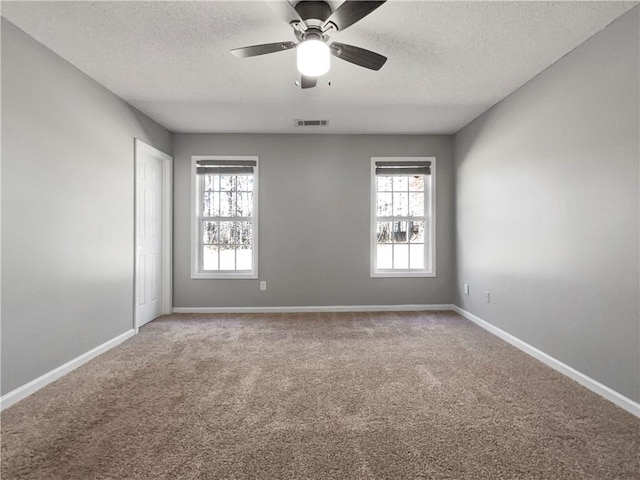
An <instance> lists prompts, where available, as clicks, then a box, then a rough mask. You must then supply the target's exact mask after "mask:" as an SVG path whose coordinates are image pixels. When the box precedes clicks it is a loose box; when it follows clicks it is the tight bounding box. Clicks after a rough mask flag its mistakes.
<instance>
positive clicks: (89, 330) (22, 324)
mask: <svg viewBox="0 0 640 480" xmlns="http://www.w3.org/2000/svg"><path fill="white" fill-rule="evenodd" d="M134 137H138V138H140V139H142V140H145V141H146V142H148V143H151V144H154V145H155V146H156V147H158V148H159V149H161V150H164V151H170V146H171V145H170V142H171V136H170V134H169V133H168V132H167V131H166V130H165V129H163V128H162V127H160V126H159V125H158V124H156V123H155V122H153V121H151V120H150V119H149V118H147V117H145V116H143V115H142V114H141V113H139V112H138V111H136V110H134V109H133V108H131V107H130V106H129V105H127V104H126V103H125V102H123V101H122V100H120V99H119V98H118V97H116V96H115V95H113V94H112V93H111V92H109V91H108V90H106V89H105V88H104V87H102V86H100V85H99V84H97V83H96V82H95V81H93V80H92V79H90V78H89V77H87V76H86V75H84V74H83V73H81V72H80V71H78V70H77V69H76V68H74V67H73V66H71V65H70V64H69V63H67V62H66V61H65V60H63V59H61V58H60V57H58V56H57V55H55V54H54V53H52V52H51V51H50V50H47V49H46V48H45V47H43V46H42V45H41V44H39V43H37V42H36V41H34V40H33V39H32V38H31V37H28V36H27V35H26V34H24V33H23V32H22V31H20V30H19V29H17V28H16V27H15V26H13V25H12V24H11V23H9V22H7V21H6V20H4V19H3V20H2V263H1V265H2V332H1V333H2V393H3V394H4V393H7V392H9V391H11V390H13V389H15V388H16V387H18V386H20V385H23V384H25V383H27V382H29V381H31V380H33V379H34V378H37V377H38V376H40V375H42V374H44V373H46V372H48V371H50V370H52V369H54V368H56V367H58V366H60V365H62V364H64V363H65V362H67V361H69V360H71V359H73V358H75V357H77V356H78V355H81V354H83V353H85V352H87V351H88V350H91V349H92V348H94V347H96V346H98V345H100V344H102V343H104V342H105V341H107V340H110V339H112V338H114V337H115V336H117V335H119V334H121V333H123V332H125V331H127V330H129V329H131V328H132V325H133V253H134V252H133V182H134V163H133V148H134V147H133V145H134Z"/></svg>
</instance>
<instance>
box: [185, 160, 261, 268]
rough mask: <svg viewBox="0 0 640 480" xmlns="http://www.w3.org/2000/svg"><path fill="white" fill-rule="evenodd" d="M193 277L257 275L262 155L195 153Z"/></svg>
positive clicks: (193, 179) (193, 167)
mask: <svg viewBox="0 0 640 480" xmlns="http://www.w3.org/2000/svg"><path fill="white" fill-rule="evenodd" d="M192 182H193V183H192V191H193V206H192V236H193V241H192V252H191V278H258V267H257V265H258V255H257V253H258V248H257V246H258V157H217V156H215V157H214V156H194V157H192Z"/></svg>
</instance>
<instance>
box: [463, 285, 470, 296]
mask: <svg viewBox="0 0 640 480" xmlns="http://www.w3.org/2000/svg"><path fill="white" fill-rule="evenodd" d="M464 294H465V295H469V284H468V283H465V284H464Z"/></svg>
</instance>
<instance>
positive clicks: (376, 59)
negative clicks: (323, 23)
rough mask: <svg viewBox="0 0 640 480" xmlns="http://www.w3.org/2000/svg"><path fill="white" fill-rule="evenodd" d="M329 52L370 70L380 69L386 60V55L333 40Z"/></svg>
mask: <svg viewBox="0 0 640 480" xmlns="http://www.w3.org/2000/svg"><path fill="white" fill-rule="evenodd" d="M331 54H332V55H333V56H334V57H338V58H341V59H342V60H345V61H347V62H351V63H353V64H355V65H359V66H361V67H364V68H369V69H371V70H380V69H381V68H382V66H383V65H384V63H385V62H386V61H387V57H384V56H382V55H380V54H378V53H376V52H372V51H371V50H365V49H364V48H360V47H354V46H353V45H347V44H346V43H338V42H333V43H332V44H331Z"/></svg>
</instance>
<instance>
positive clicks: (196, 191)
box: [191, 155, 260, 280]
mask: <svg viewBox="0 0 640 480" xmlns="http://www.w3.org/2000/svg"><path fill="white" fill-rule="evenodd" d="M199 160H254V161H255V162H256V166H255V167H254V170H253V215H252V222H253V249H252V255H253V256H252V267H253V269H252V270H251V271H240V272H238V271H235V270H223V271H216V272H213V271H203V270H202V268H201V265H202V258H201V256H202V232H201V231H200V228H201V227H200V225H201V221H200V218H201V216H202V199H201V196H202V187H201V185H202V181H201V180H200V179H199V178H198V177H199V176H198V174H197V162H198V161H199ZM259 163H260V162H259V160H258V157H257V156H235V155H224V156H222V155H193V156H192V157H191V278H192V279H194V280H197V279H205V280H206V279H226V280H234V279H235V280H248V279H257V278H258V183H259V182H258V177H259V175H258V168H259Z"/></svg>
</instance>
